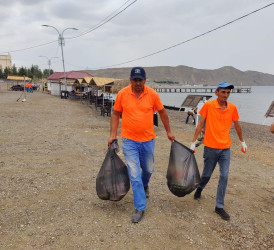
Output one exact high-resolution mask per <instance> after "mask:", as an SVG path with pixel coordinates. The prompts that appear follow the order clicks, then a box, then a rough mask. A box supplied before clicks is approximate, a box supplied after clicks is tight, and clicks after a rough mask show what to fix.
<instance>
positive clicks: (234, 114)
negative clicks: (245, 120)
mask: <svg viewBox="0 0 274 250" xmlns="http://www.w3.org/2000/svg"><path fill="white" fill-rule="evenodd" d="M239 118H240V117H239V113H238V110H237V108H236V106H235V108H234V110H233V114H232V121H233V122H236V121H238V120H239Z"/></svg>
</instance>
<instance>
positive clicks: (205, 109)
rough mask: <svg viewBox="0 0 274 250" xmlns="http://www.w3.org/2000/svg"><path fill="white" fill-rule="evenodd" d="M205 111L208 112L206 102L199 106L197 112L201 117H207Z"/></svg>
mask: <svg viewBox="0 0 274 250" xmlns="http://www.w3.org/2000/svg"><path fill="white" fill-rule="evenodd" d="M207 113H208V102H206V103H205V104H204V105H203V107H202V108H201V110H200V112H199V114H200V115H201V116H202V117H204V118H206V117H207Z"/></svg>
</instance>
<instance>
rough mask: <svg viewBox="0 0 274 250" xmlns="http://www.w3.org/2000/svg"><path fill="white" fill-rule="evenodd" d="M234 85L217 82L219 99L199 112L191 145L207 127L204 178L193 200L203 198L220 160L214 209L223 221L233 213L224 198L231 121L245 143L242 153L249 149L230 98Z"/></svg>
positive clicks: (207, 104)
mask: <svg viewBox="0 0 274 250" xmlns="http://www.w3.org/2000/svg"><path fill="white" fill-rule="evenodd" d="M233 88H234V86H233V85H231V84H229V83H227V82H221V83H219V84H218V86H217V88H216V90H215V94H216V96H217V99H215V100H212V101H207V102H206V103H205V104H204V106H203V107H202V109H201V110H200V112H199V114H200V115H201V119H200V121H199V123H198V126H197V128H196V131H195V134H194V137H193V141H192V144H191V146H190V148H191V149H192V150H193V151H195V142H196V140H197V138H198V136H199V134H200V132H201V130H202V128H203V127H204V123H205V122H206V126H205V135H204V155H203V157H204V169H203V173H202V177H201V182H200V184H199V186H198V188H197V190H196V192H195V194H194V199H195V200H198V199H200V197H201V192H202V190H203V189H204V188H205V186H206V184H207V183H208V182H209V180H210V177H211V175H212V173H213V171H214V169H215V167H216V165H217V163H219V167H220V176H219V183H218V188H217V196H216V207H215V212H216V213H217V214H219V215H220V216H221V218H222V219H223V220H229V219H230V216H229V215H228V214H227V213H226V212H225V210H224V208H223V207H224V198H225V193H226V187H227V181H228V172H229V164H230V145H231V139H230V137H229V131H230V129H231V124H232V122H233V123H234V128H235V130H236V132H237V134H238V137H239V139H240V141H241V144H242V152H244V153H245V152H246V150H247V146H246V144H245V142H244V139H243V136H242V128H241V126H240V124H239V122H238V120H239V114H238V111H237V108H236V106H235V105H234V104H232V103H230V102H228V101H227V99H228V97H229V95H230V91H231V89H233Z"/></svg>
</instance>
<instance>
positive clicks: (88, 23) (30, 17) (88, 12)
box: [0, 0, 274, 74]
mask: <svg viewBox="0 0 274 250" xmlns="http://www.w3.org/2000/svg"><path fill="white" fill-rule="evenodd" d="M133 2H134V0H130V1H126V0H21V1H19V0H0V23H1V29H0V30H1V31H0V35H1V39H0V54H6V53H7V52H9V51H10V54H11V56H12V62H13V64H15V65H16V66H17V67H21V66H25V67H30V66H31V65H32V64H34V65H38V66H39V68H41V69H45V68H48V63H47V58H46V57H48V58H49V59H51V62H52V65H51V68H52V69H53V70H54V71H63V66H62V55H61V47H60V46H58V33H57V31H56V30H54V29H53V28H50V27H43V26H41V25H42V24H47V25H52V26H54V27H56V28H57V29H58V30H59V32H60V33H62V31H63V30H64V29H66V28H71V27H75V28H77V29H78V30H77V31H75V30H66V31H65V32H64V37H65V47H64V58H65V67H66V71H69V70H85V69H97V68H107V67H109V66H111V65H117V64H120V63H123V62H127V61H130V60H134V59H136V58H140V57H143V56H146V55H149V54H152V53H154V52H157V51H160V50H163V49H166V48H168V47H171V46H173V45H176V44H179V43H181V42H184V41H186V40H188V39H191V38H193V37H195V36H198V35H200V34H202V33H204V32H207V31H209V30H212V29H214V28H216V27H218V26H221V25H223V24H225V23H228V22H230V21H232V20H234V19H236V18H239V17H241V16H243V15H246V14H248V13H250V12H252V11H254V10H256V9H259V8H262V7H263V6H266V5H268V4H271V3H273V2H274V1H273V0H272V1H267V0H210V1H209V0H207V1H205V0H137V1H135V2H134V3H133ZM131 3H133V4H132V5H131V6H130V7H128V8H127V9H126V10H125V11H123V12H122V13H120V14H119V15H117V16H116V17H115V18H113V19H112V20H110V21H109V22H107V23H106V24H104V25H103V26H101V27H99V28H98V29H96V30H94V31H92V32H89V33H87V34H85V35H82V36H79V37H77V38H73V39H68V38H71V37H73V36H77V35H81V34H83V33H84V32H86V31H88V30H91V29H92V28H94V27H95V26H96V25H98V23H100V22H101V21H102V20H104V19H105V18H107V17H108V16H109V15H111V14H112V13H114V12H115V11H116V10H117V9H119V8H120V7H121V8H120V9H119V10H120V11H121V10H123V8H125V7H126V6H128V5H129V4H131ZM116 13H117V12H116ZM273 24H274V5H271V6H270V7H268V8H265V9H263V10H261V11H259V12H256V13H254V14H252V15H250V16H248V17H246V18H244V19H241V20H239V21H237V22H234V23H232V24H231V25H228V26H226V27H224V28H221V29H218V30H217V31H214V32H211V33H209V34H207V35H205V36H202V37H200V38H197V39H195V40H192V41H190V42H187V43H184V44H182V45H180V46H176V47H174V48H172V49H169V50H166V51H164V52H162V53H159V54H156V55H154V56H150V57H146V58H144V59H141V60H137V61H134V62H130V63H126V64H122V65H117V66H115V67H132V66H144V67H146V66H178V65H185V66H189V67H194V68H199V69H217V68H220V67H223V66H233V67H235V68H237V69H239V70H242V71H246V70H253V71H260V72H263V73H270V74H274V46H273V45H274V32H273ZM53 41H54V42H53ZM49 42H52V43H49ZM45 43H49V44H47V45H43V46H38V45H42V44H45ZM35 46H38V47H35ZM29 47H35V48H32V49H27V50H20V49H25V48H29ZM14 50H20V51H17V52H15V51H14ZM12 51H13V52H12ZM39 56H46V57H39ZM52 57H58V58H52Z"/></svg>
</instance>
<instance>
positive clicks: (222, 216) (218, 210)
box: [215, 207, 230, 220]
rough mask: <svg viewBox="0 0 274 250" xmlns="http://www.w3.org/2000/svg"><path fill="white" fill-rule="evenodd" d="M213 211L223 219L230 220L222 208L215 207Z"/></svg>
mask: <svg viewBox="0 0 274 250" xmlns="http://www.w3.org/2000/svg"><path fill="white" fill-rule="evenodd" d="M215 212H216V213H217V214H219V215H220V216H221V218H222V219H223V220H230V216H229V214H228V213H227V212H226V211H225V210H224V209H223V208H219V207H215Z"/></svg>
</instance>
